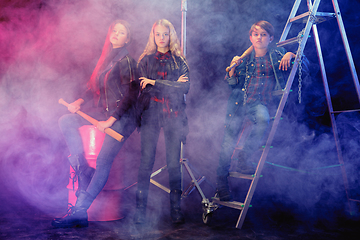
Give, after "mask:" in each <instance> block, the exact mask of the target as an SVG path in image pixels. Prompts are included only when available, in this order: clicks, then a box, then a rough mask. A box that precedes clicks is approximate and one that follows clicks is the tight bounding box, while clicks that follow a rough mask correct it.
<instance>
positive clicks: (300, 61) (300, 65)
mask: <svg viewBox="0 0 360 240" xmlns="http://www.w3.org/2000/svg"><path fill="white" fill-rule="evenodd" d="M304 32H305V28H304V29H303V30H302V31H301V32H300V33H299V34H298V36H297V38H298V39H297V40H298V43H299V48H298V51H297V53H299V52H301V41H302V39H303V37H304ZM298 61H299V79H298V81H299V85H298V100H299V103H301V94H302V92H301V89H302V56H300V57H299V58H298Z"/></svg>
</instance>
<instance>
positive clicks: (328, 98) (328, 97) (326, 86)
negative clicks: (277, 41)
mask: <svg viewBox="0 0 360 240" xmlns="http://www.w3.org/2000/svg"><path fill="white" fill-rule="evenodd" d="M313 34H314V40H315V45H316V50H317V54H318V59H319V64H320V69H321V76H322V80H323V85H324V90H325V96H326V101H327V105H328V110H329V113H330V119H331V126H332V130H333V135H334V140H335V146H336V151H337V155H338V159H339V163H340V165H341V172H342V176H343V181H344V187H345V192H346V197H347V199H349V193H348V189H349V184H348V180H347V176H346V171H345V168H344V160H343V157H342V151H341V145H340V141H339V137H338V136H339V135H338V130H337V126H336V121H335V117H334V110H333V107H332V106H333V105H332V101H331V94H330V89H329V84H328V81H327V76H326V71H325V64H324V59H323V55H322V51H321V46H320V40H319V34H318V31H317V26H316V25H313ZM349 208H350V205H349Z"/></svg>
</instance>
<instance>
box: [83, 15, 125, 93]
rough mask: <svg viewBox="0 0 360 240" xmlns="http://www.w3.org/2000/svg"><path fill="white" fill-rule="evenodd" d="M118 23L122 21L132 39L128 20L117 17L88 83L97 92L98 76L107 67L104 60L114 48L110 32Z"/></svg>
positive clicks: (110, 29)
mask: <svg viewBox="0 0 360 240" xmlns="http://www.w3.org/2000/svg"><path fill="white" fill-rule="evenodd" d="M118 23H120V24H121V25H123V26H124V27H125V28H126V31H127V38H128V40H129V41H130V39H131V33H130V25H129V23H128V22H126V21H124V20H121V19H117V20H115V21H114V22H112V23H111V25H110V27H109V30H108V33H107V35H106V39H105V43H104V46H103V49H102V52H101V55H100V58H99V60H98V62H97V64H96V66H95V69H94V71H93V72H92V74H91V77H90V79H89V81H88V83H87V87H88V88H89V89H91V90H92V91H93V92H95V93H97V92H99V84H98V78H99V75H100V73H101V72H102V70H103V69H104V68H105V67H106V66H103V64H104V61H105V59H106V57H107V56H108V55H109V53H110V52H111V50H112V48H113V47H112V44H111V42H110V34H111V33H112V31H113V29H114V27H115V25H116V24H118Z"/></svg>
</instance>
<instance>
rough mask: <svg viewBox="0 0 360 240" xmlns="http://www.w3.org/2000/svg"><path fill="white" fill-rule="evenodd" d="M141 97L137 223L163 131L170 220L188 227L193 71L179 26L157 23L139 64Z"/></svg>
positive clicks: (141, 218)
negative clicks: (186, 164) (188, 103)
mask: <svg viewBox="0 0 360 240" xmlns="http://www.w3.org/2000/svg"><path fill="white" fill-rule="evenodd" d="M138 69H139V74H140V78H139V80H140V89H141V94H140V96H139V99H138V105H137V110H138V111H139V112H140V113H139V123H140V132H141V162H140V167H139V173H138V189H137V192H136V212H135V217H134V221H135V222H136V223H139V224H141V223H144V222H145V220H146V206H147V197H148V190H149V182H150V175H151V171H152V168H153V166H154V162H155V153H156V146H157V142H158V139H159V134H160V130H161V128H163V132H164V137H165V148H166V162H167V169H168V172H169V183H170V191H171V192H170V210H171V212H170V215H171V219H172V221H173V222H174V223H183V222H184V216H183V214H182V212H181V208H180V199H181V194H182V192H181V173H180V150H181V149H180V148H181V142H185V137H186V134H187V117H186V114H185V100H184V94H186V93H188V91H189V88H190V82H189V68H188V65H187V62H186V59H185V57H184V56H183V54H182V52H181V50H180V44H179V40H178V37H177V34H176V31H175V28H174V26H173V25H172V24H171V23H170V22H169V21H168V20H166V19H160V20H158V21H156V22H155V23H154V25H153V27H152V29H151V31H150V35H149V40H148V43H147V45H146V47H145V50H144V52H143V54H142V55H141V56H140V58H139V61H138Z"/></svg>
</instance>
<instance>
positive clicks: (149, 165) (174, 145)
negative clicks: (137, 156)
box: [138, 104, 182, 192]
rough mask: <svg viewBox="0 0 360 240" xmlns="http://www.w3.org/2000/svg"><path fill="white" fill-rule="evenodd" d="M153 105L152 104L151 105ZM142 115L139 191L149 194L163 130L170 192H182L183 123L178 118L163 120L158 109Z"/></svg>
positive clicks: (150, 109) (151, 108)
mask: <svg viewBox="0 0 360 240" xmlns="http://www.w3.org/2000/svg"><path fill="white" fill-rule="evenodd" d="M151 105H152V104H151ZM151 105H150V108H149V109H147V110H145V111H144V112H143V114H142V121H141V161H140V167H139V173H138V190H143V191H145V192H147V190H148V189H149V183H150V175H151V172H152V169H153V166H154V162H155V154H156V146H157V142H158V139H159V135H160V130H161V128H163V131H164V137H165V148H166V163H167V169H168V172H169V184H170V190H181V173H180V151H181V140H180V139H181V134H182V132H181V129H182V128H181V122H180V119H178V118H162V116H161V114H160V113H159V111H157V110H158V109H157V108H156V107H154V108H153V107H151Z"/></svg>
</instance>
